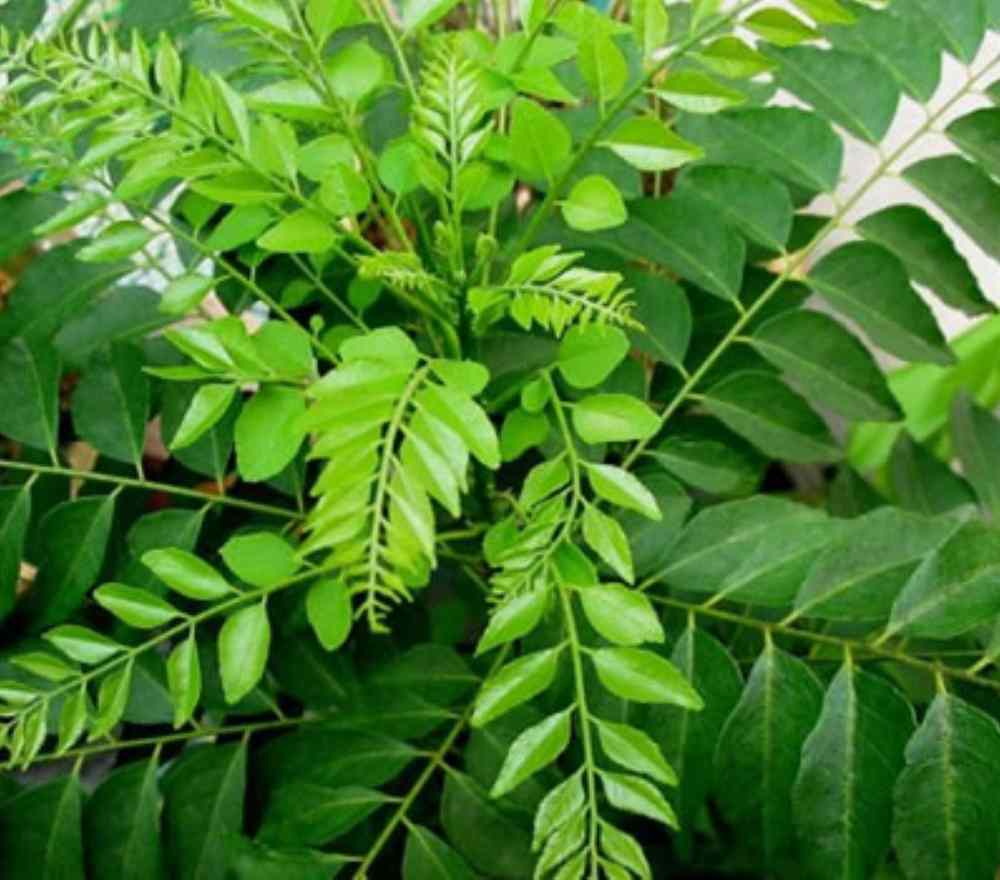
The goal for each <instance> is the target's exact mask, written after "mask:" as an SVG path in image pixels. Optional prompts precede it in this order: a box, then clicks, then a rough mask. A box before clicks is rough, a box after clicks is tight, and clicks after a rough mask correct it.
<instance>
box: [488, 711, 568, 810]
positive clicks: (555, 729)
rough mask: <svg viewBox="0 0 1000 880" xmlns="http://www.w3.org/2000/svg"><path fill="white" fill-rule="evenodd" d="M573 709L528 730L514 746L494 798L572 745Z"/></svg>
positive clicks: (494, 789) (491, 792) (496, 785)
mask: <svg viewBox="0 0 1000 880" xmlns="http://www.w3.org/2000/svg"><path fill="white" fill-rule="evenodd" d="M572 712H573V709H572V708H570V709H567V710H566V711H565V712H559V713H558V714H556V715H550V716H549V717H548V718H546V719H545V720H544V721H540V722H539V723H538V724H535V725H534V726H532V727H529V728H528V729H527V730H525V731H524V732H523V733H522V734H521V735H520V736H518V737H517V739H515V740H514V742H512V743H511V745H510V750H509V751H508V752H507V758H506V760H504V763H503V767H501V768H500V774H499V775H498V776H497V779H496V782H494V783H493V788H492V790H491V791H490V796H491V797H495V798H497V797H502V796H503V795H505V794H507V793H508V792H511V791H513V790H514V789H515V788H517V787H518V786H519V785H520V784H521V783H522V782H524V781H525V780H526V779H528V778H529V777H531V776H534V774H535V773H537V772H538V771H539V770H541V769H542V768H543V767H546V766H548V765H549V764H551V763H552V762H553V761H555V760H556V758H558V757H559V756H560V755H561V754H562V753H563V752H564V751H565V750H566V747H567V746H568V745H569V737H570V717H571V715H572Z"/></svg>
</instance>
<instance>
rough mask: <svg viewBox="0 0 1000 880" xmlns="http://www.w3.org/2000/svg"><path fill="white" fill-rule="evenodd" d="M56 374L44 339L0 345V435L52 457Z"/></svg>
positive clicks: (54, 355) (52, 355)
mask: <svg viewBox="0 0 1000 880" xmlns="http://www.w3.org/2000/svg"><path fill="white" fill-rule="evenodd" d="M22 283H23V282H22ZM60 374H61V365H60V363H59V355H58V354H57V352H56V350H55V349H54V348H52V346H50V345H48V344H47V343H45V342H41V341H35V340H32V341H31V342H28V341H27V340H24V339H14V340H11V341H9V342H4V343H3V344H2V345H0V434H3V435H5V436H7V437H9V438H10V439H11V440H16V441H17V442H18V443H24V444H25V445H26V446H31V447H34V448H35V449H44V450H45V451H47V452H49V453H50V454H51V455H52V456H55V450H56V446H57V441H58V431H59V376H60Z"/></svg>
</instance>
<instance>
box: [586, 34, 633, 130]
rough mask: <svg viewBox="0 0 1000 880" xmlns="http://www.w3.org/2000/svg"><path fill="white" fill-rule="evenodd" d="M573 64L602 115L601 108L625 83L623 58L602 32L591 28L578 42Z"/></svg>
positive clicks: (617, 93) (626, 71) (625, 72)
mask: <svg viewBox="0 0 1000 880" xmlns="http://www.w3.org/2000/svg"><path fill="white" fill-rule="evenodd" d="M576 64H577V67H578V68H579V70H580V74H581V75H582V76H583V79H584V81H585V82H586V83H587V86H588V87H589V89H590V92H591V94H592V95H593V96H594V98H596V100H597V104H598V106H599V107H600V108H601V114H602V115H603V113H604V107H605V105H607V103H608V102H609V101H613V100H614V99H615V98H616V97H617V96H618V95H619V94H620V93H621V91H622V89H623V88H625V83H626V82H627V80H628V65H627V64H626V62H625V56H624V55H622V52H621V50H620V49H619V48H618V46H617V45H615V43H614V41H613V40H612V39H611V37H610V35H609V34H608V33H607V32H606V31H605V30H603V29H600V28H596V27H595V28H591V29H590V31H589V33H588V34H587V35H586V36H585V37H584V38H583V39H582V40H580V42H579V45H578V54H577V57H576Z"/></svg>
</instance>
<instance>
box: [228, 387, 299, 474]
mask: <svg viewBox="0 0 1000 880" xmlns="http://www.w3.org/2000/svg"><path fill="white" fill-rule="evenodd" d="M305 411H306V404H305V400H304V398H303V396H302V393H301V392H300V391H297V390H295V389H293V388H283V387H280V386H277V385H265V386H264V387H263V388H261V389H260V391H258V392H257V393H256V394H255V395H254V396H253V397H251V398H250V400H249V401H248V402H247V403H246V405H245V406H244V407H243V410H242V412H241V413H240V416H239V418H238V419H237V420H236V463H237V465H238V466H239V471H240V476H241V477H243V479H244V480H247V481H248V482H251V483H259V482H261V481H262V480H268V479H270V478H271V477H274V476H277V475H278V474H280V473H281V472H282V471H283V470H284V469H285V468H286V467H287V466H288V464H289V463H290V462H291V461H292V459H294V458H295V456H296V455H297V454H298V451H299V447H300V446H301V445H302V440H303V439H304V437H305V434H304V432H303V431H302V429H301V428H299V427H298V420H299V418H300V417H301V416H302V415H304V414H305Z"/></svg>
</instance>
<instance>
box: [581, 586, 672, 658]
mask: <svg viewBox="0 0 1000 880" xmlns="http://www.w3.org/2000/svg"><path fill="white" fill-rule="evenodd" d="M580 602H581V603H582V604H583V612H584V614H586V616H587V620H589V621H590V625H591V626H592V627H594V629H595V630H597V632H598V633H599V634H600V635H602V636H603V637H604V638H606V639H607V640H608V641H609V642H612V643H614V644H616V645H624V646H626V647H634V646H636V645H641V644H643V643H644V642H662V641H663V640H664V638H665V636H664V633H663V627H662V626H661V624H660V620H659V618H658V617H657V616H656V612H655V611H654V610H653V606H652V603H650V601H649V599H647V598H646V597H645V596H644V595H643V594H642V593H640V592H639V591H638V590H628V589H625V588H624V587H619V586H616V585H613V584H608V585H601V586H597V587H591V588H590V589H585V590H581V591H580Z"/></svg>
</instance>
